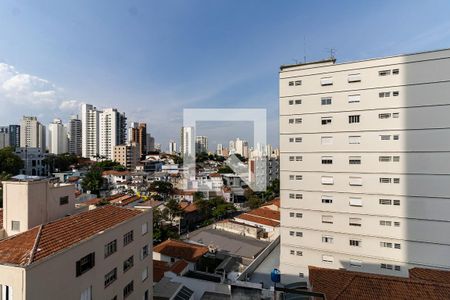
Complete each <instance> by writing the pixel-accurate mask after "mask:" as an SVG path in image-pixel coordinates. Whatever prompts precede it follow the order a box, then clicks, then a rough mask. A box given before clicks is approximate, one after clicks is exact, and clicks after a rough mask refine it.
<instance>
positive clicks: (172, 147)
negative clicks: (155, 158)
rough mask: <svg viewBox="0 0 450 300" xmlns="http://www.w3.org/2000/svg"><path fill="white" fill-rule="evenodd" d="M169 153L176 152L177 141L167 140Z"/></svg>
mask: <svg viewBox="0 0 450 300" xmlns="http://www.w3.org/2000/svg"><path fill="white" fill-rule="evenodd" d="M169 153H170V154H175V153H177V143H176V142H175V141H170V142H169Z"/></svg>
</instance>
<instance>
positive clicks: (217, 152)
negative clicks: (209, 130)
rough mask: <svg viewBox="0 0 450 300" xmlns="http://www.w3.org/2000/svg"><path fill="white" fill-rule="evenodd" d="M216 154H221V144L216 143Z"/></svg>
mask: <svg viewBox="0 0 450 300" xmlns="http://www.w3.org/2000/svg"><path fill="white" fill-rule="evenodd" d="M216 154H217V155H219V156H223V145H222V144H217V149H216Z"/></svg>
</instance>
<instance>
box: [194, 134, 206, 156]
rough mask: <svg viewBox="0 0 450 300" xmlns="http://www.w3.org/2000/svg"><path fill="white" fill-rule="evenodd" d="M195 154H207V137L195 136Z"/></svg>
mask: <svg viewBox="0 0 450 300" xmlns="http://www.w3.org/2000/svg"><path fill="white" fill-rule="evenodd" d="M195 152H196V153H201V152H208V137H207V136H203V135H200V136H196V137H195Z"/></svg>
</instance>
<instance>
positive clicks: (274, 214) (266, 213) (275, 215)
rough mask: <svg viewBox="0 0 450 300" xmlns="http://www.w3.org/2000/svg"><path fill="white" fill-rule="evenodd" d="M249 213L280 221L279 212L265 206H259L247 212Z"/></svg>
mask: <svg viewBox="0 0 450 300" xmlns="http://www.w3.org/2000/svg"><path fill="white" fill-rule="evenodd" d="M247 214H249V215H253V216H258V217H263V218H266V219H270V220H275V221H280V212H279V211H276V210H272V209H270V208H267V207H260V208H257V209H254V210H251V211H249V212H247Z"/></svg>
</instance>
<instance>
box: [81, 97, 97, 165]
mask: <svg viewBox="0 0 450 300" xmlns="http://www.w3.org/2000/svg"><path fill="white" fill-rule="evenodd" d="M100 112H101V111H99V110H97V108H96V107H94V106H93V105H91V104H83V105H82V106H81V130H82V131H81V132H82V147H81V149H82V151H81V154H82V156H83V157H86V158H92V157H96V156H98V155H99V116H100Z"/></svg>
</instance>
